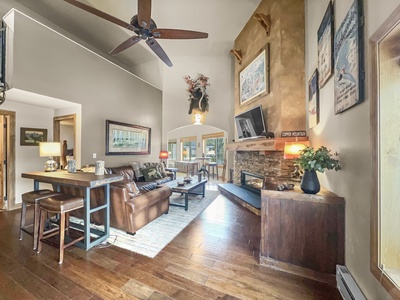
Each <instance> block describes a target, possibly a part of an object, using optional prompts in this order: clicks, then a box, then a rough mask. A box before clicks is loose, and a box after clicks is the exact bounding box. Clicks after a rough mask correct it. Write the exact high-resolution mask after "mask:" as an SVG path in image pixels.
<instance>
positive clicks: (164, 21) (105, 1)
mask: <svg viewBox="0 0 400 300" xmlns="http://www.w3.org/2000/svg"><path fill="white" fill-rule="evenodd" d="M80 1H81V2H84V3H86V4H88V5H91V6H94V7H95V8H97V9H99V10H102V11H104V12H106V13H108V14H110V15H113V16H115V17H117V18H119V19H121V20H123V21H125V22H128V23H129V21H130V19H131V17H132V16H133V15H135V14H137V0H80ZM260 2H261V0H202V1H196V0H153V2H152V14H151V16H152V19H153V20H154V21H155V22H156V24H157V27H158V28H173V29H186V30H195V31H202V32H207V33H208V34H209V37H208V38H207V39H199V40H158V42H159V44H160V45H161V46H162V48H163V49H164V50H165V52H166V53H167V55H168V56H169V57H170V59H171V61H172V62H174V57H183V56H190V57H197V56H227V55H230V54H229V51H230V50H231V49H232V48H233V45H234V41H235V39H236V37H237V36H238V34H239V33H240V31H241V30H242V29H243V27H244V26H245V24H246V23H247V21H248V20H249V18H250V17H251V15H252V14H253V12H254V11H255V10H256V8H257V6H258V5H259V3H260ZM12 8H16V9H18V10H20V11H22V12H24V13H26V14H27V15H30V16H31V14H32V13H30V12H29V11H33V14H32V16H31V17H33V18H35V16H34V14H37V15H39V16H40V17H43V18H45V19H47V20H48V21H50V22H51V23H53V24H55V25H56V26H55V27H60V28H61V29H62V30H64V31H66V32H68V33H69V35H70V36H69V37H70V38H73V39H74V37H76V38H77V42H78V43H79V40H80V41H83V42H84V43H86V44H87V45H89V46H90V47H91V48H94V49H96V50H97V51H96V52H100V54H102V55H103V56H105V57H109V58H110V60H111V61H113V62H114V63H116V64H118V65H120V66H121V67H123V68H125V69H127V70H129V71H134V67H135V66H136V65H140V64H142V63H146V62H149V61H153V60H158V61H159V59H158V57H156V56H155V54H154V53H153V52H152V51H151V50H150V49H149V48H148V46H147V45H146V43H144V41H141V42H140V43H138V44H136V45H134V46H132V47H130V48H129V49H127V50H125V51H123V52H121V53H119V54H117V55H116V56H114V57H110V56H109V55H108V53H109V52H110V51H111V50H112V49H114V47H115V46H117V45H119V44H120V43H121V42H123V41H125V40H126V39H128V38H129V37H130V36H132V35H134V33H133V32H132V31H129V30H127V29H124V28H122V27H119V26H118V25H115V24H113V23H110V22H108V21H106V20H103V19H101V18H99V17H97V16H95V15H92V14H90V13H88V12H86V11H83V10H81V9H79V8H77V7H75V6H73V5H71V4H69V3H67V2H65V1H63V0H0V16H4V15H5V14H6V13H7V12H8V11H9V10H10V9H12ZM55 29H56V30H57V28H55ZM71 35H72V37H71ZM94 49H93V50H94ZM161 64H162V63H161ZM172 68H173V67H172ZM7 99H12V101H16V102H20V103H26V104H28V103H29V104H33V105H38V106H46V107H49V103H52V108H54V109H57V108H62V107H68V106H70V103H68V102H66V101H63V100H60V101H58V99H52V101H47V100H49V99H46V98H44V97H43V96H39V95H34V94H32V93H27V92H24V91H17V90H16V91H13V92H12V91H11V90H10V91H9V92H8V93H7Z"/></svg>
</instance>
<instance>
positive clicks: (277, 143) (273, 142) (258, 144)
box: [226, 137, 308, 151]
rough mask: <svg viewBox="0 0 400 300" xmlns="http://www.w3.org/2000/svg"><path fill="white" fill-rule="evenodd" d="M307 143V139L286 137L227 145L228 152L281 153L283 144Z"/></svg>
mask: <svg viewBox="0 0 400 300" xmlns="http://www.w3.org/2000/svg"><path fill="white" fill-rule="evenodd" d="M295 141H308V137H297V138H296V137H286V138H275V139H267V138H262V139H255V140H245V141H241V142H235V143H228V144H227V146H226V149H227V150H228V151H283V148H284V147H285V142H295Z"/></svg>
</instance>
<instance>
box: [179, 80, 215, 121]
mask: <svg viewBox="0 0 400 300" xmlns="http://www.w3.org/2000/svg"><path fill="white" fill-rule="evenodd" d="M183 79H184V80H185V81H186V83H187V84H188V86H189V87H188V89H187V90H186V91H187V92H188V93H189V99H188V101H190V107H189V114H191V113H192V111H193V110H195V111H201V112H206V111H208V95H207V93H206V88H207V86H209V85H210V84H209V83H208V79H209V78H208V77H206V76H204V75H203V74H198V76H197V78H195V79H193V78H191V77H190V76H189V75H187V76H185V77H183Z"/></svg>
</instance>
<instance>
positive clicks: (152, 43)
mask: <svg viewBox="0 0 400 300" xmlns="http://www.w3.org/2000/svg"><path fill="white" fill-rule="evenodd" d="M146 43H147V45H149V47H150V48H151V50H153V51H154V53H155V54H156V55H157V56H158V57H159V58H161V60H162V61H163V62H164V63H165V64H166V65H167V66H168V67H172V62H171V60H170V59H169V57H168V55H167V53H165V51H164V50H163V48H161V46H160V44H159V43H158V42H157V41H156V40H155V39H154V38H148V39H147V40H146Z"/></svg>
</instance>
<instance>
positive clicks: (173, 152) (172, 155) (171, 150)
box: [168, 140, 176, 160]
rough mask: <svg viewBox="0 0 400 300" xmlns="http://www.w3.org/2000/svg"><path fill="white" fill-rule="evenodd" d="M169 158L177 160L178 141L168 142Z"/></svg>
mask: <svg viewBox="0 0 400 300" xmlns="http://www.w3.org/2000/svg"><path fill="white" fill-rule="evenodd" d="M168 158H169V159H171V160H176V140H169V141H168Z"/></svg>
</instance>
